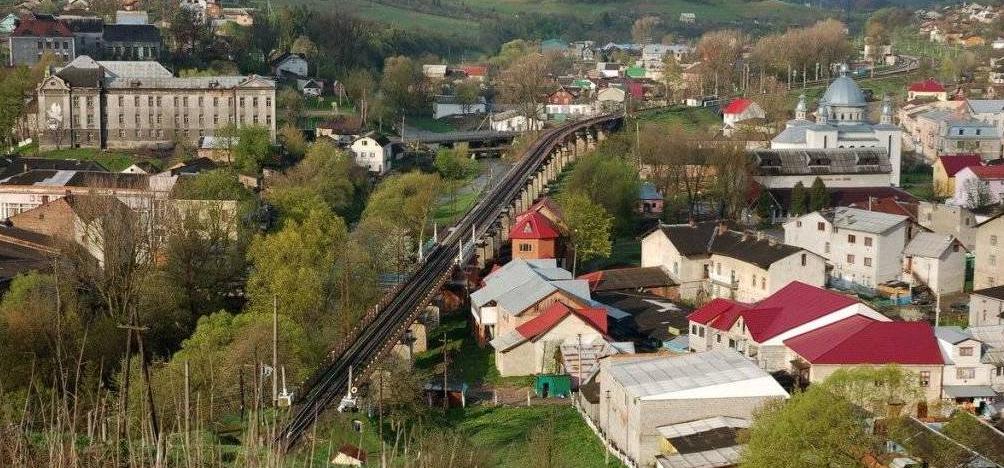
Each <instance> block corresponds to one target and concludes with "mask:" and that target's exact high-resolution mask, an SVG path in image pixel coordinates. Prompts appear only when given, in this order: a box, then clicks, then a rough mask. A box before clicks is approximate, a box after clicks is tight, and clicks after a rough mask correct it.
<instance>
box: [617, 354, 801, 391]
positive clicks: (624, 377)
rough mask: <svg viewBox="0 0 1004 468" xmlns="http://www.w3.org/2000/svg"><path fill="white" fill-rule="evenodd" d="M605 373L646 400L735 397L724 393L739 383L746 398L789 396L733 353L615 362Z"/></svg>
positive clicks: (752, 364)
mask: <svg viewBox="0 0 1004 468" xmlns="http://www.w3.org/2000/svg"><path fill="white" fill-rule="evenodd" d="M605 372H607V373H608V374H609V375H610V378H612V379H613V380H615V381H617V382H618V383H620V385H621V386H623V387H624V390H625V391H626V392H627V393H628V395H630V396H633V397H636V398H642V399H662V398H680V397H683V398H701V397H703V398H720V397H723V396H724V397H729V396H731V397H735V396H736V395H727V396H726V395H723V394H722V393H720V391H721V390H722V387H725V386H728V384H737V383H738V384H741V385H740V386H739V388H736V390H737V391H738V392H740V393H742V394H744V395H746V396H787V393H786V392H785V391H784V389H783V388H781V386H780V385H778V384H777V382H775V381H774V380H773V379H772V378H771V377H770V375H769V374H767V373H766V372H765V371H764V370H763V369H760V368H759V367H758V366H757V365H756V363H754V362H753V361H751V360H749V359H747V358H746V357H745V356H742V355H740V354H739V353H736V352H735V351H732V350H722V349H718V350H713V351H706V352H702V353H693V354H686V355H682V356H658V357H654V358H641V359H625V360H619V361H613V362H611V363H610V366H609V368H608V369H607V370H606V371H605ZM763 377H766V379H763ZM758 379H759V380H758ZM755 380H758V382H757V383H754V382H753V381H755ZM710 387H719V388H716V389H711V388H710ZM678 392H680V393H678ZM684 392H685V393H684ZM691 392H693V393H691ZM674 393H676V394H677V395H673V394H674Z"/></svg>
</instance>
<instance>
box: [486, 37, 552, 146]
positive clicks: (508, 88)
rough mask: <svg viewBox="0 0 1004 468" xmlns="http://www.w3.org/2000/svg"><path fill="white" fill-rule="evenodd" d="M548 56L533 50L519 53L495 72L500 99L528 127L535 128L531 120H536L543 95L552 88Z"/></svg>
mask: <svg viewBox="0 0 1004 468" xmlns="http://www.w3.org/2000/svg"><path fill="white" fill-rule="evenodd" d="M548 60H549V59H548V57H547V56H546V55H540V54H537V53H530V54H527V55H523V56H521V57H518V58H516V59H515V60H513V61H512V62H511V63H510V64H509V65H508V66H507V67H506V68H505V69H504V70H502V73H501V75H500V76H499V81H498V92H499V98H500V100H501V101H502V102H503V103H504V104H508V105H510V106H512V108H513V110H515V111H516V112H517V113H518V114H519V115H521V116H523V117H524V118H526V119H527V121H528V122H529V123H530V126H531V128H530V130H539V129H538V128H536V125H535V122H537V121H538V120H539V116H540V111H541V107H542V106H543V104H542V102H543V99H544V97H545V96H547V93H549V92H550V91H551V90H552V89H553V88H554V79H553V78H552V77H551V76H550V74H549V73H548V70H549V68H550V65H549V62H548Z"/></svg>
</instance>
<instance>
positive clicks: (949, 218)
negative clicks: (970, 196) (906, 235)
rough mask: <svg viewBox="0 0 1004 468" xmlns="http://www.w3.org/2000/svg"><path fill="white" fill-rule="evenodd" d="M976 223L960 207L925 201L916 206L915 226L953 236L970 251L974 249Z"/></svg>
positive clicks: (968, 212) (971, 214)
mask: <svg viewBox="0 0 1004 468" xmlns="http://www.w3.org/2000/svg"><path fill="white" fill-rule="evenodd" d="M976 223H977V221H976V215H975V214H973V212H972V211H970V210H968V209H966V208H963V207H961V206H955V205H946V204H944V203H935V202H927V201H922V202H920V203H918V204H917V224H920V225H921V226H922V227H924V228H925V229H929V230H931V231H934V232H936V233H938V234H947V235H950V236H954V237H955V238H956V239H958V240H959V242H962V245H963V246H965V247H966V249H969V250H970V251H971V250H974V249H975V248H976Z"/></svg>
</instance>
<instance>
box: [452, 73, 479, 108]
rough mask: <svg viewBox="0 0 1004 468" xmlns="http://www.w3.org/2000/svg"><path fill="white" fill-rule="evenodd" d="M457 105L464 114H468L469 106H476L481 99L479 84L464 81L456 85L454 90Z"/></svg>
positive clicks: (467, 80)
mask: <svg viewBox="0 0 1004 468" xmlns="http://www.w3.org/2000/svg"><path fill="white" fill-rule="evenodd" d="M455 94H456V96H457V104H460V105H461V106H462V107H463V110H464V112H465V113H467V112H470V110H471V106H473V105H474V104H477V102H478V98H480V97H481V83H479V82H478V81H477V80H474V79H470V78H469V79H466V80H464V81H461V82H460V84H458V85H457V88H456V90H455Z"/></svg>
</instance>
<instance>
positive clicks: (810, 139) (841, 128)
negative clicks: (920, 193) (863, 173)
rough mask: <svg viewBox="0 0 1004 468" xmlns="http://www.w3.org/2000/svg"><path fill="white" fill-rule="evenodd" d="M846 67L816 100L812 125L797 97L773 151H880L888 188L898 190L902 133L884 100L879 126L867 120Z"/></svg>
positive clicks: (861, 96)
mask: <svg viewBox="0 0 1004 468" xmlns="http://www.w3.org/2000/svg"><path fill="white" fill-rule="evenodd" d="M846 72H847V70H846V67H845V68H844V69H843V70H842V71H841V74H840V76H839V77H838V78H837V79H836V80H833V83H830V87H829V88H827V89H826V93H825V94H823V97H822V98H821V99H820V100H819V107H818V109H817V110H816V113H815V121H812V120H808V118H807V111H808V106H807V104H806V102H805V96H804V95H803V96H801V97H800V98H799V101H798V105H797V106H796V107H795V118H794V119H793V120H789V121H788V123H787V124H786V126H785V129H784V130H782V131H781V133H779V134H778V135H777V136H775V137H774V138H773V139H772V140H771V142H770V147H771V148H774V149H824V150H829V149H834V150H841V149H854V148H882V149H884V150H885V151H886V154H887V155H888V159H889V163H890V165H891V166H892V171H891V173H890V176H889V178H890V180H889V184H891V185H894V186H899V176H900V162H901V152H902V133H903V131H902V130H901V129H900V128H899V127H897V126H896V125H894V124H893V122H892V115H893V110H892V104H891V103H890V101H889V99H888V97H886V99H885V101H884V102H883V103H882V117H881V120H880V121H879V123H877V124H876V123H873V122H871V121H869V120H868V115H867V111H868V103H867V101H866V100H865V94H864V93H863V92H862V91H861V88H859V87H858V85H857V83H855V82H854V80H852V79H851V78H850V77H848V76H847V73H846Z"/></svg>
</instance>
